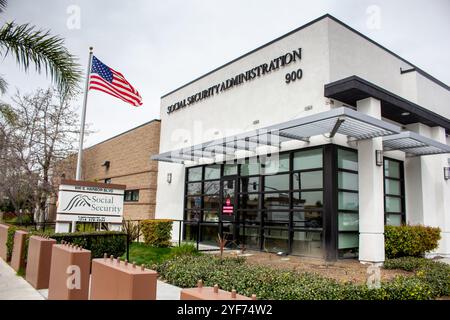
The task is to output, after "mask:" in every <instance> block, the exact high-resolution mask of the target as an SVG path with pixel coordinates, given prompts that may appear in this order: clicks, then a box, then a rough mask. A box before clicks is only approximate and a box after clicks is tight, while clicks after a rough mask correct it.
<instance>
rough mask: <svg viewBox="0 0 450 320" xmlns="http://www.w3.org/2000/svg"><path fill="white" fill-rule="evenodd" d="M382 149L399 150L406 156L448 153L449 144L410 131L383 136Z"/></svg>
mask: <svg viewBox="0 0 450 320" xmlns="http://www.w3.org/2000/svg"><path fill="white" fill-rule="evenodd" d="M383 149H384V150H400V151H403V152H405V153H406V155H407V156H423V155H428V154H439V153H450V146H448V145H446V144H443V143H440V142H439V141H436V140H433V139H430V138H427V137H424V136H422V135H420V134H417V133H415V132H411V131H405V132H402V133H399V134H394V135H392V136H388V137H384V138H383Z"/></svg>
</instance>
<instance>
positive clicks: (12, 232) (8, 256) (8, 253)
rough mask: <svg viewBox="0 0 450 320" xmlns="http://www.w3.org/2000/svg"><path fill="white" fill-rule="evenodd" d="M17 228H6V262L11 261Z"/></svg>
mask: <svg viewBox="0 0 450 320" xmlns="http://www.w3.org/2000/svg"><path fill="white" fill-rule="evenodd" d="M18 229H19V228H17V227H15V226H9V228H8V238H7V240H6V250H7V251H6V261H8V262H9V261H11V257H12V252H13V248H14V235H15V233H16V230H18Z"/></svg>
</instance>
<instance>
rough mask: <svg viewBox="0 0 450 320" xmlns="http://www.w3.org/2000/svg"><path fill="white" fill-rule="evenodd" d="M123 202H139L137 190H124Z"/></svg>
mask: <svg viewBox="0 0 450 320" xmlns="http://www.w3.org/2000/svg"><path fill="white" fill-rule="evenodd" d="M124 201H139V190H126V191H125V194H124Z"/></svg>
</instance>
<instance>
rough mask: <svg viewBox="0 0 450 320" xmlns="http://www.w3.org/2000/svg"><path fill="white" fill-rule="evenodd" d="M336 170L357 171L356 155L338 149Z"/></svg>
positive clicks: (349, 151)
mask: <svg viewBox="0 0 450 320" xmlns="http://www.w3.org/2000/svg"><path fill="white" fill-rule="evenodd" d="M338 168H339V169H346V170H353V171H358V153H357V152H355V151H351V150H345V149H338Z"/></svg>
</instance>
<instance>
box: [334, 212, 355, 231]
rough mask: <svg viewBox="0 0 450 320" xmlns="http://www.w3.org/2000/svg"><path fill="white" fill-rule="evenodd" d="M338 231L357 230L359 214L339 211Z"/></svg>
mask: <svg viewBox="0 0 450 320" xmlns="http://www.w3.org/2000/svg"><path fill="white" fill-rule="evenodd" d="M338 220H339V222H338V226H339V229H338V230H339V231H358V230H359V215H358V214H357V213H344V212H339V219H338Z"/></svg>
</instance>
